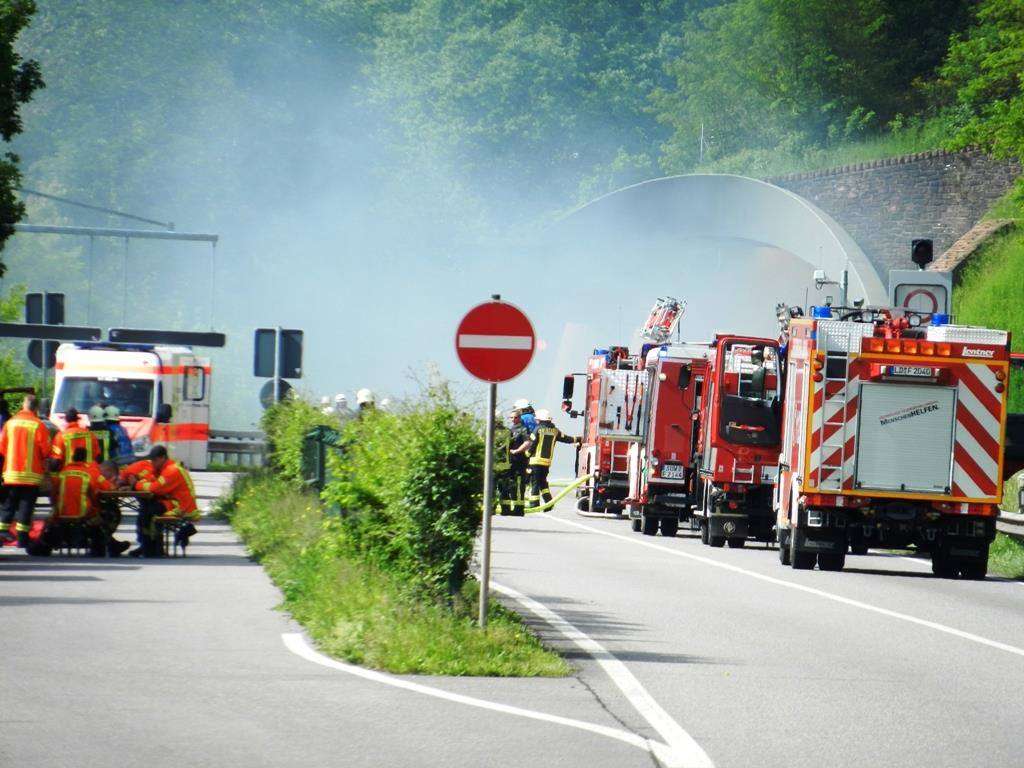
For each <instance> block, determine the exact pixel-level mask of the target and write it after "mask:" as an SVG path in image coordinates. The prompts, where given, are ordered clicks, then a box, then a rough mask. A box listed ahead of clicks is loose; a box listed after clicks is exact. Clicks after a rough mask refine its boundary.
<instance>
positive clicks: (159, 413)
mask: <svg viewBox="0 0 1024 768" xmlns="http://www.w3.org/2000/svg"><path fill="white" fill-rule="evenodd" d="M172 415H173V411H172V410H171V404H170V403H160V405H158V406H157V408H156V423H157V424H167V423H169V422H170V421H171V416H172Z"/></svg>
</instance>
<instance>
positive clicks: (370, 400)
mask: <svg viewBox="0 0 1024 768" xmlns="http://www.w3.org/2000/svg"><path fill="white" fill-rule="evenodd" d="M356 406H358V408H359V415H360V416H363V415H364V414H366V413H369V412H370V411H372V410H374V409H375V408H376V407H377V398H376V397H374V395H373V391H372V390H369V389H367V388H366V387H363V388H362V389H360V390H359V391H358V392H356Z"/></svg>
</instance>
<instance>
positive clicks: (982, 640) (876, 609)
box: [538, 512, 1024, 656]
mask: <svg viewBox="0 0 1024 768" xmlns="http://www.w3.org/2000/svg"><path fill="white" fill-rule="evenodd" d="M538 516H539V517H543V518H545V519H547V520H552V521H554V522H556V523H561V524H562V525H568V526H572V527H573V528H582V529H583V530H585V531H590V532H591V533H595V534H598V535H600V536H608V537H610V538H613V539H621V540H622V541H625V542H628V543H630V544H635V545H636V546H638V547H647V548H648V549H656V550H658V551H659V552H664V553H666V554H669V555H673V556H675V557H682V558H684V559H686V560H693V561H694V562H698V563H703V564H704V565H710V566H712V567H714V568H721V569H722V570H725V571H732V572H733V573H740V574H743V575H744V576H749V577H750V578H752V579H758V580H759V581H764V582H767V583H768V584H775V585H777V586H780V587H786V588H787V589H794V590H796V591H798V592H805V593H807V594H809V595H817V596H818V597H821V598H824V599H825V600H831V601H833V602H835V603H841V604H842V605H848V606H851V607H852V608H860V609H861V610H864V611H871V612H872V613H877V614H880V615H882V616H888V617H889V618H891V619H898V620H900V621H905V622H907V623H909V624H917V625H918V626H921V627H927V628H928V629H934V630H935V631H936V632H942V633H944V634H947V635H952V636H953V637H959V638H960V639H962V640H968V641H970V642H972V643H977V644H979V645H985V646H988V647H989V648H995V649H996V650H999V651H1005V652H1006V653H1012V654H1014V655H1015V656H1024V648H1018V647H1017V646H1015V645H1010V644H1008V643H1001V642H999V641H998V640H991V639H989V638H987V637H982V636H981V635H975V634H974V633H973V632H965V631H964V630H962V629H957V628H955V627H949V626H946V625H945V624H939V623H938V622H937V621H929V620H928V619H921V618H918V617H917V616H911V615H910V614H907V613H900V612H899V611H893V610H890V609H888V608H882V607H881V606H877V605H871V604H870V603H865V602H862V601H860V600H854V599H853V598H850V597H843V596H841V595H836V594H834V593H832V592H826V591H825V590H823V589H818V588H817V587H808V586H806V585H804V584H797V583H796V582H793V581H786V580H785V579H777V578H775V577H774V576H767V575H765V574H763V573H758V572H757V571H749V570H747V569H746V568H740V567H739V566H737V565H731V564H730V563H724V562H721V561H719V560H714V559H712V558H710V557H703V556H701V555H694V554H691V553H689V552H683V551H682V550H678V549H673V548H672V547H666V546H663V545H661V544H655V543H653V542H650V541H643V540H642V539H637V538H632V537H629V536H623V535H622V534H619V533H612V532H611V531H602V530H601V529H600V528H594V527H593V526H590V525H584V524H583V523H577V522H576V521H574V520H565V519H563V518H561V517H555V516H554V515H550V514H548V513H546V512H542V513H540V514H539V515H538Z"/></svg>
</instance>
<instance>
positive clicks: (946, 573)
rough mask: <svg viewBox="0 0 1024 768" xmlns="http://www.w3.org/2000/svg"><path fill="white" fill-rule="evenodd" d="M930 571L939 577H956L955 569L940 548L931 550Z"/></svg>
mask: <svg viewBox="0 0 1024 768" xmlns="http://www.w3.org/2000/svg"><path fill="white" fill-rule="evenodd" d="M932 573H934V574H935V575H936V576H937V577H938V578H940V579H952V578H955V577H956V569H955V568H954V567H953V564H952V563H951V562H950V561H949V557H947V556H946V555H945V553H943V552H942V550H940V549H936V550H935V551H934V552H932Z"/></svg>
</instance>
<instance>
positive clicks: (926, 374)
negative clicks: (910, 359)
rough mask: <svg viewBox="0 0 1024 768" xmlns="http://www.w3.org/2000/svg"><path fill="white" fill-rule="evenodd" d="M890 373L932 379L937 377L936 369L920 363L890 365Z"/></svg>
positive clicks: (891, 374)
mask: <svg viewBox="0 0 1024 768" xmlns="http://www.w3.org/2000/svg"><path fill="white" fill-rule="evenodd" d="M889 375H890V376H908V377H911V378H915V379H932V378H935V369H934V368H925V367H923V366H919V365H890V366H889Z"/></svg>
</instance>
